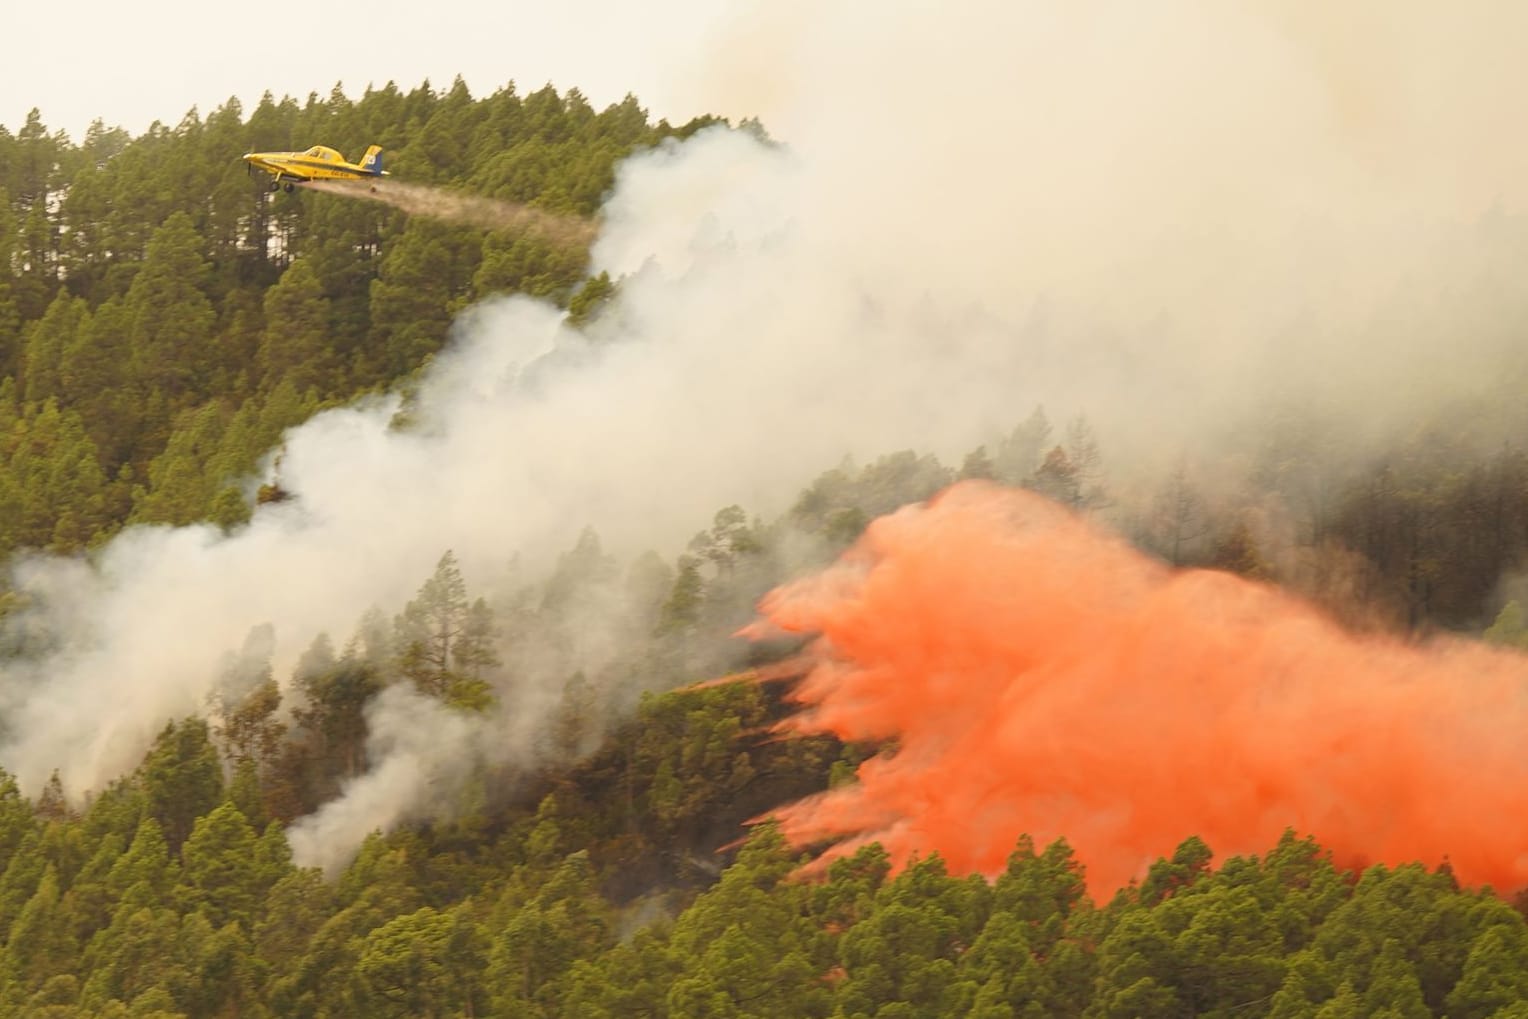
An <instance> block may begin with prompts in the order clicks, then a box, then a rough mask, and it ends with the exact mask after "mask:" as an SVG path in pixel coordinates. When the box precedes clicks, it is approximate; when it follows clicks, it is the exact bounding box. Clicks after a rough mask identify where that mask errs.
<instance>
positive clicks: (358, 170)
mask: <svg viewBox="0 0 1528 1019" xmlns="http://www.w3.org/2000/svg"><path fill="white" fill-rule="evenodd" d="M244 161H245V162H247V163H248V164H249V172H250V173H254V172H255V170H256V168H259V169H261V170H264V171H265V172H266V173H268V174H270V175H271V190H272V191H276V190H279V189H280V188H283V187H285V188H286V189H287V190H288V191H291V190H292V186H293V185H294V184H298V183H301V182H304V181H310V180H370V179H372V178H374V177H386V176H388V172H387V171H386V170H384V169H382V146H380V145H373V146H372V147H371V148H369V149H367V150H366V155H365V156H363V157H361V161H360V163H347V162H345V157H344V156H342V155H340V154H339V153H338V152H336V151H334V150H333V149H331V148H329V146H327V145H315V146H313V147H312V148H311V149H309V150H308V151H306V152H249V153H246V154H245V156H244ZM373 190H375V187H374V188H373Z"/></svg>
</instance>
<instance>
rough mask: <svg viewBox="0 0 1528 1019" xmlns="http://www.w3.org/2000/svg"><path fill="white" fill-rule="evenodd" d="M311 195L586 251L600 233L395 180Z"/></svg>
mask: <svg viewBox="0 0 1528 1019" xmlns="http://www.w3.org/2000/svg"><path fill="white" fill-rule="evenodd" d="M302 186H303V187H304V188H306V189H308V190H310V191H322V192H324V193H325V194H331V195H342V196H344V197H346V198H361V199H365V200H367V201H372V202H381V203H382V204H384V205H391V206H392V207H393V208H395V209H401V210H402V211H404V212H406V213H408V214H409V215H410V216H430V217H432V218H434V219H443V220H446V221H448V222H451V223H461V224H464V225H466V226H478V227H484V228H487V229H489V230H518V231H526V232H531V233H536V234H540V235H541V236H543V237H545V238H547V239H548V240H551V241H553V242H555V243H558V244H564V245H568V246H575V245H577V246H586V245H588V244H590V243H592V242H593V240H594V237H595V233H596V231H597V227H596V225H595V224H594V223H593V222H591V221H590V220H586V219H581V218H579V217H577V216H561V215H558V214H556V213H552V212H546V211H544V210H542V209H533V208H531V207H530V206H528V205H522V204H521V203H519V202H507V201H504V200H502V199H498V198H486V197H484V196H482V195H468V194H463V193H461V192H459V191H451V190H448V189H446V188H441V187H433V186H431V185H428V184H410V183H405V182H403V181H395V180H378V181H375V182H371V181H364V182H353V181H321V180H315V181H308V182H306V183H305V184H303V185H302Z"/></svg>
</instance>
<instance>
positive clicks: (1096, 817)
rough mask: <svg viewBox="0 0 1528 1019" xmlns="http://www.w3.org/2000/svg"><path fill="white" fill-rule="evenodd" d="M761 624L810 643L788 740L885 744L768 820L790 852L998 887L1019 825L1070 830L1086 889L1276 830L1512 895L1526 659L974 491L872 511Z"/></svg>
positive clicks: (1346, 860) (1520, 872)
mask: <svg viewBox="0 0 1528 1019" xmlns="http://www.w3.org/2000/svg"><path fill="white" fill-rule="evenodd" d="M761 613H762V617H763V618H762V619H761V620H760V621H759V623H758V624H756V625H755V626H754V627H752V628H751V631H752V632H753V633H755V634H760V633H765V632H768V631H770V630H772V629H780V630H784V631H787V632H796V633H811V634H818V635H819V636H818V637H817V639H816V641H815V643H814V644H813V646H812V649H811V654H810V658H809V661H810V662H811V667H810V671H809V672H808V673H807V675H806V676H805V678H804V679H803V680H802V681H801V683H800V684H799V685H798V687H797V688H796V690H795V696H796V697H797V698H798V699H799V700H800V701H801V702H802V704H803V710H802V711H801V712H800V713H799V714H798V715H796V716H795V717H794V718H793V719H791V720H790V721H789V722H788V723H787V727H788V728H789V729H791V730H793V731H796V732H801V733H811V732H831V733H834V734H836V735H837V736H839V737H841V738H843V739H846V740H892V741H895V742H894V744H892V745H893V746H894V747H895V749H894V750H891V751H888V752H887V753H885V754H883V755H880V756H877V757H874V758H872V759H870V760H868V761H866V762H865V763H864V764H863V765H862V766H861V767H860V769H859V775H858V782H857V783H853V784H850V785H847V786H843V787H840V788H838V789H835V790H832V791H830V792H828V793H826V794H823V795H821V796H817V797H813V798H811V799H807V800H804V801H801V802H798V803H795V804H792V805H789V806H786V807H784V808H782V809H781V810H780V811H778V813H777V814H776V815H775V816H776V817H777V818H778V819H779V820H780V822H781V824H782V827H783V830H784V832H785V833H786V835H787V837H788V838H790V839H791V840H793V841H794V842H796V843H797V844H807V843H814V842H818V841H821V840H836V841H837V842H838V846H837V848H836V849H835V850H834V851H835V852H845V851H848V850H852V848H854V847H855V846H857V845H859V844H861V843H863V842H865V841H870V840H878V841H880V842H881V843H882V844H883V845H884V846H885V847H886V848H887V849H888V851H889V852H890V853H891V854H892V856H893V859H894V860H896V861H898V862H903V861H905V860H906V859H907V858H908V857H909V856H910V855H912V854H926V853H928V852H931V851H934V850H937V851H938V852H939V853H940V854H941V855H942V856H943V857H944V858H945V860H946V862H947V863H948V864H949V866H950V867H951V869H952V870H953V871H956V872H980V873H988V874H991V873H996V872H997V871H999V870H1001V869H1002V867H1003V866H1004V864H1005V862H1006V860H1007V856H1008V854H1009V853H1010V852H1011V851H1012V849H1013V847H1014V844H1015V842H1016V841H1017V839H1018V837H1019V835H1020V834H1021V833H1025V832H1028V833H1030V834H1031V835H1032V836H1034V838H1035V839H1036V841H1037V842H1039V843H1041V844H1044V843H1047V842H1049V841H1051V840H1052V839H1054V838H1056V837H1059V836H1064V837H1065V838H1066V839H1067V840H1068V841H1069V842H1070V843H1071V844H1072V846H1073V847H1074V848H1075V850H1076V852H1077V855H1078V857H1079V858H1080V859H1081V861H1082V862H1083V863H1084V864H1085V866H1086V868H1087V876H1088V885H1089V888H1090V890H1091V891H1092V893H1093V894H1094V895H1095V896H1100V895H1108V894H1110V893H1112V892H1113V890H1114V889H1116V888H1118V887H1120V886H1122V885H1124V884H1125V883H1127V882H1128V881H1129V880H1131V879H1132V878H1139V877H1141V876H1142V875H1143V874H1144V872H1145V870H1146V868H1147V866H1148V865H1149V864H1150V862H1151V861H1152V860H1154V859H1156V858H1157V857H1158V856H1162V855H1168V854H1171V852H1172V850H1173V849H1174V848H1175V847H1176V846H1177V845H1178V843H1180V842H1181V841H1182V840H1183V839H1184V838H1186V837H1188V836H1190V835H1198V836H1200V837H1201V838H1203V839H1204V840H1205V841H1206V842H1207V843H1208V844H1209V845H1210V846H1211V848H1212V849H1213V850H1214V851H1215V852H1216V854H1217V856H1219V857H1220V858H1224V857H1226V856H1228V855H1236V854H1247V853H1261V852H1264V851H1266V850H1267V849H1269V848H1270V847H1272V846H1273V845H1274V844H1275V843H1276V842H1277V840H1278V838H1279V836H1280V834H1281V833H1282V832H1283V831H1284V830H1285V829H1286V828H1293V829H1295V830H1296V831H1297V832H1299V833H1301V834H1306V833H1309V834H1312V835H1314V836H1315V837H1316V838H1317V839H1318V840H1319V841H1321V842H1322V843H1323V844H1324V845H1325V846H1327V847H1328V848H1330V849H1331V850H1332V851H1333V854H1334V857H1335V858H1336V860H1337V862H1338V863H1339V864H1341V865H1356V864H1362V863H1367V862H1385V863H1392V864H1395V863H1402V862H1407V861H1412V860H1419V861H1422V862H1423V863H1425V864H1427V865H1429V866H1432V865H1436V864H1438V863H1440V862H1442V861H1443V860H1444V859H1445V858H1447V859H1448V860H1449V861H1450V862H1451V863H1452V865H1453V867H1454V870H1455V873H1456V874H1457V875H1458V876H1459V878H1460V879H1461V880H1462V881H1464V882H1467V883H1470V884H1490V885H1492V886H1494V887H1496V888H1498V889H1501V890H1507V889H1515V888H1519V887H1522V886H1524V885H1525V884H1528V657H1525V656H1522V655H1518V654H1514V653H1509V652H1506V651H1501V650H1495V649H1492V648H1489V647H1486V646H1484V645H1479V644H1474V643H1467V642H1463V641H1458V642H1448V643H1434V644H1429V645H1427V646H1425V647H1420V646H1415V645H1408V644H1406V643H1403V642H1400V641H1398V640H1393V639H1376V638H1361V637H1356V636H1353V635H1351V634H1349V633H1346V632H1344V631H1342V630H1340V629H1339V628H1338V627H1336V626H1335V625H1334V624H1332V623H1331V622H1329V621H1328V620H1327V619H1326V618H1324V617H1323V616H1322V615H1321V614H1320V613H1318V612H1317V611H1316V610H1315V609H1313V608H1312V607H1310V606H1308V605H1306V604H1304V603H1302V602H1300V601H1298V600H1296V599H1295V598H1292V597H1290V596H1288V595H1286V594H1284V593H1281V592H1280V591H1278V590H1276V589H1274V588H1271V587H1268V586H1264V585H1260V584H1255V583H1250V582H1248V581H1245V580H1242V579H1239V578H1237V577H1234V576H1230V575H1226V574H1221V573H1215V572H1209V571H1199V570H1190V571H1180V570H1172V569H1169V568H1167V567H1165V566H1163V565H1161V564H1159V563H1156V562H1154V561H1152V560H1150V559H1148V558H1146V557H1144V556H1142V555H1141V554H1140V553H1138V552H1136V551H1134V550H1133V549H1131V548H1130V547H1129V546H1128V545H1127V543H1126V542H1125V541H1123V540H1122V539H1121V538H1119V537H1117V536H1115V535H1112V534H1110V533H1108V532H1106V531H1104V530H1102V529H1101V528H1099V527H1098V526H1095V525H1093V524H1090V523H1088V522H1087V521H1085V520H1083V519H1081V518H1079V517H1078V516H1076V515H1074V514H1072V513H1070V512H1069V511H1067V510H1066V509H1064V508H1062V507H1060V506H1057V505H1055V504H1053V503H1051V502H1048V501H1046V500H1045V499H1043V498H1041V497H1040V496H1037V495H1035V494H1033V493H1030V492H1025V491H1014V490H1007V489H1003V488H999V487H997V486H994V485H990V484H986V483H981V482H964V483H961V484H959V485H956V486H955V487H953V488H951V489H949V490H947V491H946V492H944V493H943V494H941V495H940V496H939V497H938V498H936V499H934V500H933V501H931V502H930V503H927V504H924V505H919V506H912V507H908V508H905V509H903V510H900V511H899V512H897V513H894V514H892V515H890V516H887V517H883V518H881V519H879V520H876V521H875V522H873V523H872V524H871V525H870V527H869V529H868V530H867V531H866V533H865V535H864V536H863V537H862V539H861V540H860V541H859V543H858V544H857V545H856V546H855V547H854V548H852V549H851V550H850V551H849V552H848V553H847V554H846V555H845V556H844V557H843V559H842V560H840V561H839V562H838V563H837V564H836V565H834V566H833V567H831V568H830V569H828V570H827V571H825V572H824V573H822V574H820V575H817V576H814V577H811V578H808V579H805V580H802V581H799V582H795V583H792V584H789V585H787V586H784V587H781V588H779V589H777V590H775V591H774V592H772V593H771V594H770V595H768V596H767V597H766V598H765V599H764V601H763V602H762V603H761Z"/></svg>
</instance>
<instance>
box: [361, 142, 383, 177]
mask: <svg viewBox="0 0 1528 1019" xmlns="http://www.w3.org/2000/svg"><path fill="white" fill-rule="evenodd" d="M361 167H362V168H363V169H366V170H370V171H371V172H372V173H374V174H376V175H377V176H379V177H380V176H381V175H382V172H383V171H382V146H380V145H373V146H372V147H371V148H369V149H367V150H366V155H365V156H363V157H361Z"/></svg>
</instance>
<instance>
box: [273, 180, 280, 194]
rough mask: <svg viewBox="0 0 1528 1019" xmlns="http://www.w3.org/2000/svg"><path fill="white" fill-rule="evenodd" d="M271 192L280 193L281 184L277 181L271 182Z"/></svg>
mask: <svg viewBox="0 0 1528 1019" xmlns="http://www.w3.org/2000/svg"><path fill="white" fill-rule="evenodd" d="M271 190H272V191H280V190H281V182H280V181H279V180H273V181H271Z"/></svg>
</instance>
